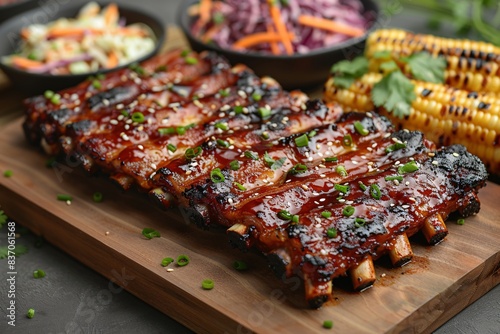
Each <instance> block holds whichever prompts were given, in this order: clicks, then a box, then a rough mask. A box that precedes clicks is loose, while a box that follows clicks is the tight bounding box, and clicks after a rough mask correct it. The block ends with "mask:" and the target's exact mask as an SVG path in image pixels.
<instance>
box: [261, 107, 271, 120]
mask: <svg viewBox="0 0 500 334" xmlns="http://www.w3.org/2000/svg"><path fill="white" fill-rule="evenodd" d="M259 115H260V118H262V119H266V118H268V117H269V116H271V109H268V108H262V107H261V108H259Z"/></svg>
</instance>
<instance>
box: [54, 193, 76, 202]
mask: <svg viewBox="0 0 500 334" xmlns="http://www.w3.org/2000/svg"><path fill="white" fill-rule="evenodd" d="M57 200H58V201H64V202H67V201H72V200H73V197H71V196H70V195H66V194H58V195H57Z"/></svg>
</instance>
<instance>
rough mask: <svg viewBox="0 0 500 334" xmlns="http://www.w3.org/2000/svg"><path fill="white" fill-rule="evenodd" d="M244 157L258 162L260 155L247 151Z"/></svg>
mask: <svg viewBox="0 0 500 334" xmlns="http://www.w3.org/2000/svg"><path fill="white" fill-rule="evenodd" d="M244 155H245V157H246V158H248V159H252V160H258V159H259V155H258V154H257V153H256V152H252V151H245V153H244Z"/></svg>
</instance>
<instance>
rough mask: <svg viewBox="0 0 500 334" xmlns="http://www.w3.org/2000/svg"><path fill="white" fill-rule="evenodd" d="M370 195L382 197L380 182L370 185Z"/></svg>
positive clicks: (376, 197) (377, 197)
mask: <svg viewBox="0 0 500 334" xmlns="http://www.w3.org/2000/svg"><path fill="white" fill-rule="evenodd" d="M370 195H371V196H372V197H373V198H375V199H380V197H382V193H381V192H380V187H379V186H378V184H376V183H373V184H372V185H371V186H370Z"/></svg>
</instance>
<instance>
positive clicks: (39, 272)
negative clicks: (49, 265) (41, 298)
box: [33, 269, 45, 278]
mask: <svg viewBox="0 0 500 334" xmlns="http://www.w3.org/2000/svg"><path fill="white" fill-rule="evenodd" d="M33 277H34V278H43V277H45V271H43V270H42V269H38V270H35V271H33Z"/></svg>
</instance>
